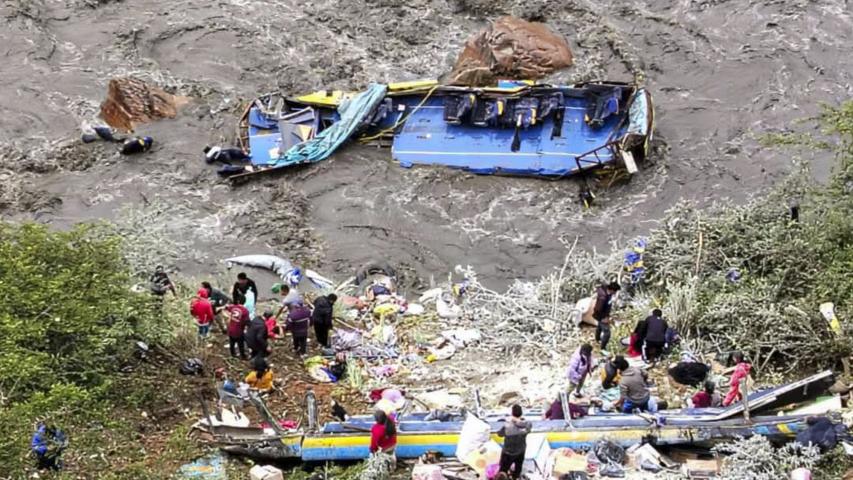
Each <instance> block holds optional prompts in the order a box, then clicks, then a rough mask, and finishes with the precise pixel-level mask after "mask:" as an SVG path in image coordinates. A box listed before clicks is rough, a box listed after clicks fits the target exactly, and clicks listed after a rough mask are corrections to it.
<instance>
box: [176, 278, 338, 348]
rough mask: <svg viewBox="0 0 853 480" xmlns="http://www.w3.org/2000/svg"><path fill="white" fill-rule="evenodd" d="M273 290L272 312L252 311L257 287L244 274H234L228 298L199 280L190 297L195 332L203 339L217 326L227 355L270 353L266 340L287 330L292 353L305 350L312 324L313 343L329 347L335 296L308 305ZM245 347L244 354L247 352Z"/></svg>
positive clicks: (282, 289)
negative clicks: (276, 299)
mask: <svg viewBox="0 0 853 480" xmlns="http://www.w3.org/2000/svg"><path fill="white" fill-rule="evenodd" d="M273 292H274V293H278V294H279V295H280V296H281V306H280V308H279V309H278V311H277V312H273V311H272V310H265V311H264V312H263V313H262V314H261V315H255V310H256V306H257V301H258V286H257V284H256V283H255V281H254V280H252V279H251V278H249V277H248V276H247V275H246V274H245V273H240V274H238V275H237V281H236V282H235V283H234V286H233V288H232V290H231V296H228V295H227V294H226V293H224V292H223V291H221V290H218V289H216V288H213V286H212V285H211V284H210V283H209V282H202V284H201V287H200V288H199V289H198V291H197V292H196V295H195V297H193V298H192V300H190V315H191V316H192V317H193V319H194V321H195V324H196V326H197V327H198V335H199V337H200V338H201V339H206V338H207V336H208V335H209V333H210V328H211V325H213V324H216V325H217V326H218V327H219V329H220V330H221V332H222V333H223V334H226V335H227V336H228V344H229V349H230V352H231V356H232V357H237V356H238V353H239V356H240V358H243V359H248V358H249V357H252V358H254V357H257V356H263V357H266V356H267V355H269V353H270V352H271V343H270V340H272V339H275V338H280V337H282V336H283V335H284V334H285V332H289V333H290V334H291V336H292V338H293V350H294V352H295V353H296V354H297V355H306V354H307V353H308V334H309V330H310V327H311V326H312V325H313V327H314V332H315V335H316V337H317V343H318V344H319V345H320V346H322V347H323V348H329V346H330V345H329V332H330V330H331V329H332V317H333V311H334V304H335V302H336V301H337V296H336V295H335V294H329V295H321V296H318V297H317V298H315V299H314V302H313V309H312V308H311V306H310V305H309V304H307V303H306V302H305V301H304V300H303V299H302V297H301V296H300V295H299V293H298V292H296V291H295V289H291V288H290V287H289V286H288V285H282V284H276V285H274V286H273ZM247 347H248V350H249V355H247V353H246V348H247Z"/></svg>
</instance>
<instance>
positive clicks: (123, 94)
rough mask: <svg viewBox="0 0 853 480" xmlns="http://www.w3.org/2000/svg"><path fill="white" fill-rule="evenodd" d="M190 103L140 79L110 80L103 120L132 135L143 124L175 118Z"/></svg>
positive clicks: (102, 105) (102, 107)
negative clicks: (181, 108) (179, 110)
mask: <svg viewBox="0 0 853 480" xmlns="http://www.w3.org/2000/svg"><path fill="white" fill-rule="evenodd" d="M188 101H189V99H188V98H187V97H182V96H179V95H172V94H171V93H167V92H166V91H164V90H163V89H162V88H159V87H156V86H153V85H149V84H147V83H145V82H143V81H142V80H139V79H138V78H133V77H124V78H114V79H112V80H110V84H109V88H108V90H107V99H106V100H104V103H102V104H101V117H102V118H103V119H104V121H106V122H107V124H109V125H110V126H111V127H113V128H115V129H118V130H122V131H125V132H132V131H133V129H134V127H135V126H136V125H137V124H140V123H146V122H150V121H152V120H158V119H161V118H175V116H176V115H177V114H178V109H179V108H180V107H181V106H182V105H184V104H186V103H187V102H188Z"/></svg>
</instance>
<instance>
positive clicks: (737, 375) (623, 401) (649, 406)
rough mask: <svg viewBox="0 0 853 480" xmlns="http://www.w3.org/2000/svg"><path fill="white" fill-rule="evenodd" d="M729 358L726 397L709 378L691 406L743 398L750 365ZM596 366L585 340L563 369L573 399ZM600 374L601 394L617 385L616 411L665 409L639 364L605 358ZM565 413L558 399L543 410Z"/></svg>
mask: <svg viewBox="0 0 853 480" xmlns="http://www.w3.org/2000/svg"><path fill="white" fill-rule="evenodd" d="M657 312H659V311H657V310H656V311H655V313H653V315H652V317H655V318H659V317H660V315H659V313H657ZM652 317H650V318H652ZM731 358H732V360H733V362H734V363H735V366H734V370H733V372H732V375H731V377H730V379H729V390H728V392H727V393H726V396H725V397H724V398H720V395H719V394H717V393H716V392H715V383H714V382H713V381H710V380H708V381H706V382H705V383H704V385H703V388H702V390H700V391H698V392H696V394H695V395H693V397H692V398H691V399H690V402H689V404H688V405H689V406H691V407H694V408H709V407H719V406H723V407H727V406H729V405H731V404H732V403H734V402H735V401H740V400H741V399H742V398H743V395H742V392H743V388H742V383H743V382H744V381H745V380H747V379H748V377H749V375H750V372H751V365H750V363H749V362H748V361H746V360H745V358H744V355H743V354H742V353H741V352H734V353H733V354H732V356H731ZM596 367H597V365H596V362H595V360H594V359H593V357H592V346H591V345H590V344H588V343H585V344H583V345H581V346H580V348H578V349H577V350H576V351H575V352H574V354H573V355H572V357H571V359H570V361H569V367H568V369H567V371H566V379H567V380H568V392H569V393H570V394H571V395H572V397H573V398H580V397H583V394H582V392H581V390H582V389H583V386H584V383H585V382H586V380H587V379H588V378H589V377H590V376H591V375H592V372H593V371H594V370H595V368H596ZM600 376H601V390H602V393H603V394H604V393H605V392H608V391H614V390H615V389H616V388H617V387H618V396H615V398H616V400H615V402H613V408H614V409H615V410H616V411H619V412H622V413H633V412H637V411H640V412H646V411H651V412H654V411H657V410H658V409H659V408H664V407H663V405H662V402H656V401H653V400H654V399H653V398H652V395H651V389H650V387H651V385H650V382H649V379H648V374H647V372H646V370H645V369H643V368H642V367H641V366H631V364H630V363H629V362H628V361H627V360H626V359H625V357H624V356H622V355H616V356H615V357H613V358H611V359H609V360H607V361H606V362H605V363H604V365H603V367H602V368H601V373H600ZM573 406H574V405H573V404H572V402H570V405H569V407H570V411H572V407H573ZM564 416H565V414H564V412H563V409H562V401H561V399H559V398H558V399H557V400H556V401H555V402H554V403H553V404H552V405H551V407H550V408H549V409H547V411H546V413H545V418H548V419H562V418H564Z"/></svg>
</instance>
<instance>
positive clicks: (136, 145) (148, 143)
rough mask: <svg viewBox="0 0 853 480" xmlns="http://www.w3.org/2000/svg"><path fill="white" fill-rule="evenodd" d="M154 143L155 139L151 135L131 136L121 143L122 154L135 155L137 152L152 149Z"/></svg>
mask: <svg viewBox="0 0 853 480" xmlns="http://www.w3.org/2000/svg"><path fill="white" fill-rule="evenodd" d="M153 145H154V139H153V138H151V137H131V138H128V139H127V140H125V141H124V143H123V144H122V145H121V154H122V155H133V154H135V153H143V152H147V151H148V150H151V147H152V146H153Z"/></svg>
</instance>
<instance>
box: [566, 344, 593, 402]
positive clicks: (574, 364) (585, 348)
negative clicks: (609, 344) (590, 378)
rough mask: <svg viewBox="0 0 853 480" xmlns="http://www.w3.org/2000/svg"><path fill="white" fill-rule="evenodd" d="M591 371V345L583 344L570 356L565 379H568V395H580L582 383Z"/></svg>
mask: <svg viewBox="0 0 853 480" xmlns="http://www.w3.org/2000/svg"><path fill="white" fill-rule="evenodd" d="M591 371H592V345H590V344H588V343H584V344H583V345H581V346H580V348H578V349H577V350H576V351H575V353H574V354H572V358H571V360H569V369H568V370H567V371H566V377H567V378H568V379H569V393H572V392H574V393H576V394H577V395H578V396H580V395H581V389H582V388H583V384H584V381H586V377H587V375H589V373H590V372H591Z"/></svg>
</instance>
